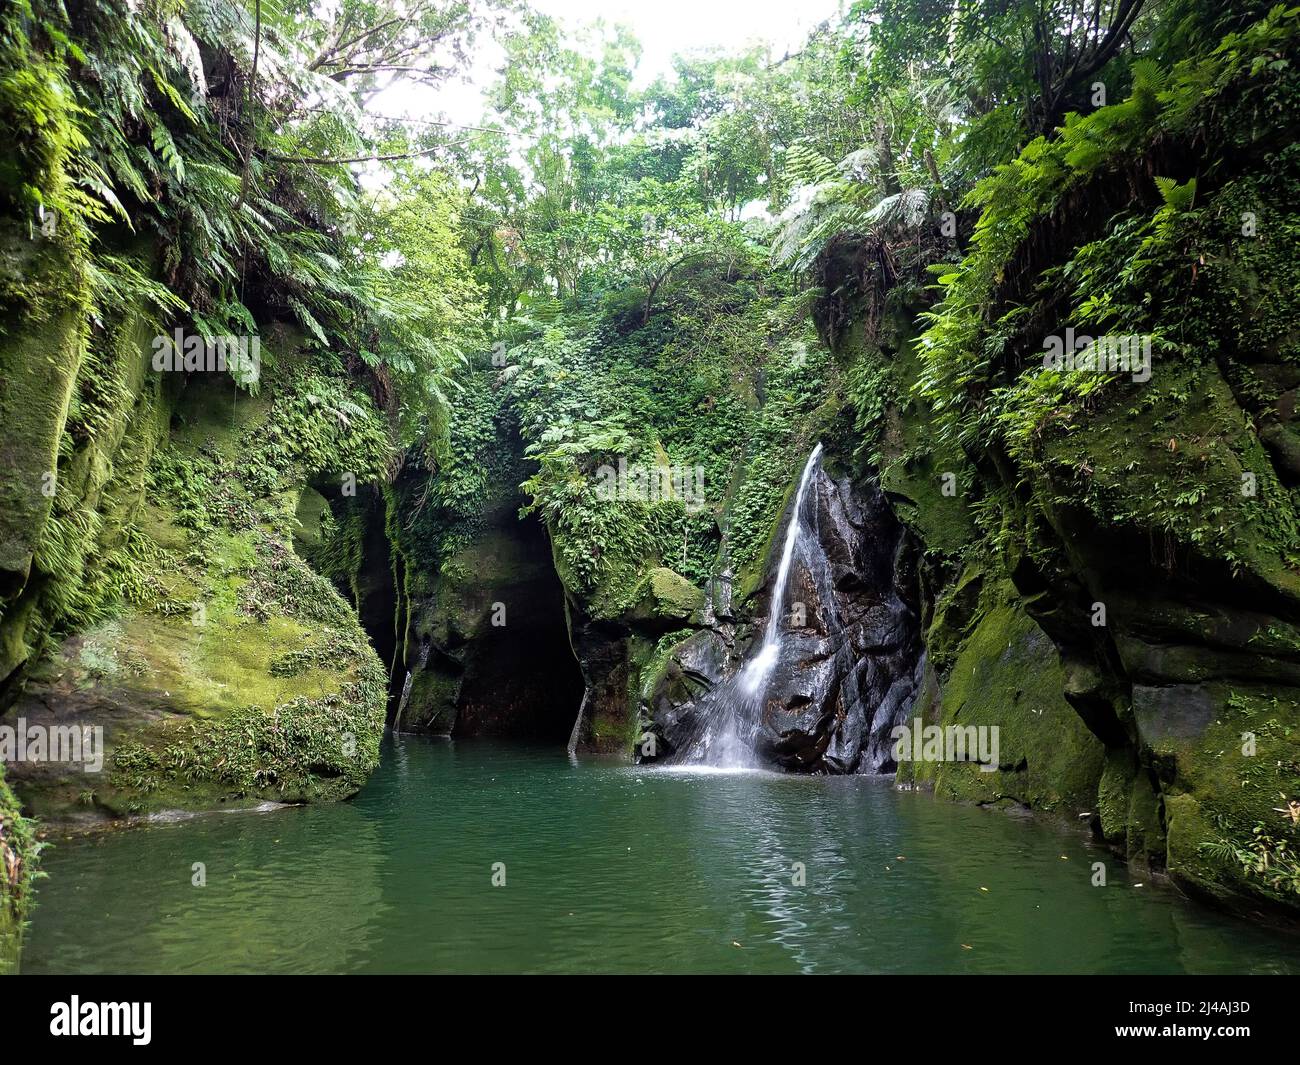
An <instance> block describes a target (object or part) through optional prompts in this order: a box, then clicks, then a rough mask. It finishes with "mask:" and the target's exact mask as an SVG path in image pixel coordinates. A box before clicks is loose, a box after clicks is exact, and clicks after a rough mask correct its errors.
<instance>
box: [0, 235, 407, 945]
mask: <svg viewBox="0 0 1300 1065" xmlns="http://www.w3.org/2000/svg"><path fill="white" fill-rule="evenodd" d="M23 230H24V232H22V233H18V232H16V230H15V228H13V227H11V228H9V229H7V230H6V233H5V237H4V245H3V254H0V266H3V270H4V276H3V278H0V291H2V292H3V296H4V300H3V306H4V329H3V340H0V381H2V382H3V387H2V388H0V466H2V467H3V470H4V476H3V478H0V485H2V489H0V490H2V491H3V498H2V499H0V544H3V548H2V549H0V551H2V556H0V711H2V713H3V716H2V717H0V725H3V726H4V728H5V729H6V765H5V775H6V776H7V778H8V782H7V783H5V782H2V781H0V954H3V953H4V951H5V949H6V947H5V946H4V945H7V948H8V949H9V950H10V953H12V948H13V945H14V944H15V943H16V935H15V934H13V933H14V930H15V929H16V928H17V927H18V926H20V924H21V920H22V917H23V915H24V913H25V909H26V906H27V900H28V897H29V894H30V880H31V876H32V873H33V871H34V866H35V846H34V842H33V833H32V824H31V823H30V822H29V821H26V820H25V819H24V818H23V817H21V816H20V815H19V807H18V804H17V802H16V801H14V799H13V796H12V793H11V792H10V791H9V785H12V786H13V787H14V789H15V791H16V792H17V794H18V797H19V798H20V799H21V800H22V804H23V811H24V812H25V813H26V814H28V815H36V816H37V817H40V818H52V819H56V820H69V819H71V820H79V821H94V820H97V819H103V818H105V817H114V816H119V815H124V814H138V813H147V812H150V811H154V810H159V809H171V808H190V809H197V808H210V807H214V806H219V805H227V804H251V803H255V802H259V801H264V800H281V801H302V800H310V799H320V798H340V797H343V796H346V795H348V794H351V793H352V792H354V791H356V790H357V788H358V787H360V785H361V783H362V782H363V781H364V780H365V777H366V775H367V774H368V773H369V771H370V769H371V768H372V767H373V766H374V765H375V764H376V762H377V759H378V740H379V735H380V732H381V730H382V726H383V703H384V699H383V695H384V684H383V681H384V673H383V670H382V668H381V666H380V664H379V662H378V660H377V659H376V657H375V654H374V652H373V650H372V649H371V648H370V646H369V644H368V643H367V641H366V639H365V635H364V633H363V632H362V630H361V628H360V626H359V625H358V624H357V620H356V616H355V614H354V613H353V612H352V610H351V609H350V608H349V606H348V604H347V603H346V602H345V601H344V600H343V599H341V598H340V597H339V596H338V594H337V593H336V592H335V591H334V590H333V588H332V587H331V586H330V584H329V582H328V581H326V580H324V579H323V578H321V577H319V576H317V575H316V574H315V573H313V572H312V571H311V570H310V569H309V568H308V566H307V565H306V563H305V562H304V561H303V559H302V558H301V557H300V556H299V555H298V554H297V553H296V552H295V549H294V543H295V535H294V534H295V533H296V532H298V531H300V529H299V525H300V523H299V521H298V519H297V517H296V516H295V512H296V511H297V510H298V509H299V502H300V500H301V498H302V497H303V494H304V492H305V490H306V486H307V483H308V482H309V481H310V480H311V479H312V478H313V477H317V476H329V477H334V476H340V475H342V474H343V471H344V470H347V471H350V472H352V473H354V474H355V475H356V476H357V477H359V479H360V480H361V481H362V483H363V486H364V482H365V480H366V477H367V475H368V473H371V472H372V471H374V470H375V469H376V468H377V466H378V464H379V463H380V462H381V461H382V458H383V454H384V450H385V448H386V447H387V433H386V430H385V429H384V428H383V427H382V424H381V420H380V418H379V416H378V415H377V414H376V413H370V414H365V415H364V417H361V418H357V417H356V415H355V410H356V408H355V407H349V408H348V409H349V410H351V411H353V414H352V416H351V418H350V422H351V424H349V425H344V422H343V421H341V420H340V419H339V418H337V417H336V412H337V411H338V410H339V409H341V404H342V403H343V401H344V400H345V399H348V398H356V397H350V396H349V392H350V385H349V384H348V383H347V381H346V380H345V379H344V378H343V377H342V376H340V375H338V374H337V373H335V374H333V375H332V374H331V373H330V372H329V371H327V370H325V369H322V368H321V367H318V366H315V365H314V364H313V360H312V357H310V356H308V355H307V354H306V353H304V352H303V351H302V350H301V344H300V341H299V339H298V338H297V337H296V336H295V335H294V334H292V333H289V332H286V331H284V330H281V329H278V328H276V327H274V326H268V327H267V328H266V329H265V330H264V343H265V354H266V356H267V369H268V372H267V374H266V376H264V378H263V381H262V385H263V389H262V391H261V393H260V394H259V395H257V396H256V397H254V396H250V395H248V394H245V393H237V392H236V390H235V388H234V385H233V384H232V383H231V381H230V380H229V378H228V377H227V376H226V375H225V374H211V375H204V374H191V375H186V374H178V373H168V372H163V371H158V370H156V369H155V368H154V366H153V359H152V356H153V352H154V344H153V339H154V337H155V335H156V334H158V333H159V332H160V328H161V327H160V326H159V325H158V324H157V323H156V322H155V320H154V318H155V316H154V314H153V310H152V308H150V307H149V306H148V305H147V304H146V303H145V302H144V301H140V302H138V303H127V304H126V305H124V306H122V307H119V308H115V309H114V310H113V312H112V313H104V314H102V315H89V314H88V313H87V308H86V306H85V305H84V302H82V301H81V299H80V297H79V296H78V291H79V290H78V287H77V286H78V284H79V277H80V273H79V271H80V270H81V269H83V268H84V262H81V261H80V260H78V259H77V253H76V251H75V249H73V250H68V249H67V248H61V247H59V246H55V245H52V244H46V243H43V242H42V240H41V238H40V237H39V236H37V237H32V238H29V237H28V235H27V233H26V232H25V230H26V227H23ZM141 265H142V266H143V263H142V264H141ZM272 361H274V363H275V368H274V369H271V368H270V364H271V362H272ZM363 414H364V412H363ZM20 733H21V736H22V738H21V739H19V734H20ZM73 734H76V735H77V736H78V737H79V738H86V739H85V742H84V743H83V744H82V746H81V749H80V750H79V751H78V750H77V748H76V747H75V746H73V747H69V748H64V749H62V750H61V752H60V753H59V754H58V756H56V753H55V751H54V750H53V749H52V739H51V738H52V737H54V736H55V735H59V736H61V737H68V736H72V735H73ZM10 736H12V737H13V740H14V742H12V743H11V742H9V737H10ZM38 736H39V737H42V743H43V746H42V747H38V746H36V745H35V742H34V738H35V737H38ZM24 751H25V752H26V757H23V756H22V754H23V752H24Z"/></svg>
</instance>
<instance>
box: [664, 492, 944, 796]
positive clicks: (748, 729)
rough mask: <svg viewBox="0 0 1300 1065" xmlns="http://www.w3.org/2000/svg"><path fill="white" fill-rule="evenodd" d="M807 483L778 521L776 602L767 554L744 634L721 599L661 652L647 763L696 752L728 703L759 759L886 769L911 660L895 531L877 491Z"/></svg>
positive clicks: (904, 561)
mask: <svg viewBox="0 0 1300 1065" xmlns="http://www.w3.org/2000/svg"><path fill="white" fill-rule="evenodd" d="M809 489H810V490H809V491H808V493H807V497H806V498H805V499H804V501H803V505H802V508H801V513H799V514H798V515H795V514H790V515H787V518H786V523H787V527H788V522H790V521H793V520H797V521H799V522H800V528H799V530H798V535H797V539H796V540H795V547H794V553H793V555H792V559H791V568H790V575H789V582H788V585H787V588H786V590H785V595H784V597H783V599H784V601H783V602H782V603H779V604H778V603H774V602H772V601H771V600H772V594H773V584H774V578H775V570H776V567H777V566H778V564H779V555H780V552H779V551H777V550H774V551H772V552H771V557H770V558H769V561H768V566H767V573H766V578H765V581H764V584H763V587H762V589H761V591H760V594H759V599H760V601H762V599H763V598H764V597H766V599H767V601H766V603H765V604H764V608H765V613H764V614H762V615H759V616H757V617H756V618H755V619H754V622H753V626H752V628H751V629H750V630H749V631H748V632H747V633H745V634H744V635H743V636H742V635H738V632H737V626H736V623H735V618H734V617H733V616H732V615H731V614H730V613H729V610H730V607H729V604H728V605H726V606H724V609H723V612H721V613H717V614H716V615H715V617H714V620H713V623H712V624H711V625H710V627H708V628H706V629H702V630H701V631H700V632H698V633H696V634H695V635H693V636H691V637H690V638H689V639H687V640H686V641H684V642H683V643H681V644H679V645H678V646H677V647H676V648H675V649H674V650H673V652H672V654H671V657H670V659H669V661H668V663H667V664H666V667H665V668H664V671H663V674H662V677H661V678H660V679H659V681H658V683H657V684H656V685H655V687H654V689H653V692H652V694H651V696H650V698H649V700H648V704H647V707H646V712H647V714H648V718H649V728H650V730H651V731H652V732H654V733H655V734H656V735H657V737H658V739H659V741H660V742H659V743H657V744H655V756H656V757H659V758H667V759H669V760H679V759H686V760H692V759H694V757H695V755H694V754H693V753H692V752H694V751H699V750H700V749H701V748H702V747H704V746H707V745H708V743H709V740H708V739H707V737H708V736H709V735H710V733H711V731H712V730H715V729H716V726H717V722H718V721H719V720H720V719H721V718H722V717H723V716H724V715H726V714H728V713H730V712H733V711H734V710H735V708H736V707H737V706H740V707H743V709H742V711H741V712H742V715H743V719H744V720H743V722H742V728H741V731H742V733H743V736H742V739H743V743H744V745H745V746H747V747H749V748H751V749H752V750H753V751H754V752H755V754H756V755H757V757H758V759H759V760H760V761H761V762H764V763H767V764H772V765H777V766H781V767H783V768H786V769H790V770H796V771H803V772H825V773H854V772H858V773H867V772H888V771H891V770H892V769H893V768H894V762H893V758H892V754H891V746H892V745H891V742H890V731H891V729H892V728H893V727H894V725H895V724H896V723H897V722H898V721H899V720H901V719H902V718H903V717H905V716H906V714H907V712H908V710H909V709H910V707H911V705H912V701H913V699H914V697H915V694H916V687H917V683H918V679H919V671H918V669H917V665H918V662H919V661H920V657H921V644H920V637H919V619H918V614H917V610H916V608H915V605H914V595H915V592H914V589H913V588H912V587H911V586H910V580H909V574H910V573H911V566H910V562H909V560H910V550H909V546H908V544H907V541H906V536H905V534H904V532H903V529H902V526H901V525H899V523H898V521H897V520H896V519H895V518H894V516H893V513H892V512H891V510H890V508H889V505H888V503H887V501H886V499H885V497H884V495H883V493H882V492H881V491H880V489H879V488H878V487H876V486H875V485H872V484H867V485H854V484H853V483H852V482H851V481H850V480H849V479H848V478H847V477H843V478H840V479H833V478H832V477H831V476H829V475H828V474H827V473H826V472H825V471H824V470H823V469H822V468H821V467H820V466H818V467H817V468H816V470H815V472H814V474H813V478H812V480H811V482H810V484H809ZM784 536H785V530H782V534H781V537H779V538H778V539H777V540H776V543H778V544H780V543H781V542H782V540H783V539H784ZM773 623H775V624H777V625H779V626H780V629H779V632H780V638H779V641H778V643H777V656H776V660H775V663H774V664H773V666H772V668H771V672H770V674H769V675H768V676H767V677H766V680H765V682H764V683H763V684H762V686H761V688H760V689H759V690H757V691H755V692H753V695H752V699H751V698H746V692H745V691H744V687H745V685H744V681H743V679H741V680H738V674H739V672H740V670H741V669H742V668H743V661H744V659H745V658H746V657H750V656H751V655H752V653H753V652H752V650H751V649H756V645H757V644H758V643H759V642H760V641H759V640H758V635H759V634H761V633H764V632H766V629H767V626H769V625H771V624H773ZM745 636H748V637H751V639H746V638H744V637H745ZM643 757H644V756H643Z"/></svg>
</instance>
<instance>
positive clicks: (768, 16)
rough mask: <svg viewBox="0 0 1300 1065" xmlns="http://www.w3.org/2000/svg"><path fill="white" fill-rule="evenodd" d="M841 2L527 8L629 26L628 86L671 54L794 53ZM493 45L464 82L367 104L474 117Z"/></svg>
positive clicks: (653, 73) (583, 2)
mask: <svg viewBox="0 0 1300 1065" xmlns="http://www.w3.org/2000/svg"><path fill="white" fill-rule="evenodd" d="M843 2H844V0H532V3H533V6H534V7H535V8H537V9H538V10H539V11H542V12H543V13H545V14H547V15H551V16H552V17H554V18H557V19H559V20H561V21H562V22H564V23H565V24H566V25H568V26H569V27H570V28H576V27H577V26H579V25H582V24H583V23H587V22H594V21H595V20H596V19H598V18H599V19H603V20H604V21H605V22H607V23H609V24H611V25H613V24H616V23H622V24H624V25H626V26H628V27H630V28H631V30H632V32H633V33H634V34H636V37H637V39H638V40H639V41H640V42H641V46H642V53H641V64H640V66H639V67H638V68H637V76H636V84H637V86H638V87H643V86H645V85H648V84H649V83H650V82H652V81H653V80H654V79H655V78H656V77H658V76H659V75H660V74H667V73H670V72H671V70H672V57H673V55H674V54H678V53H686V52H691V51H696V50H699V49H707V48H714V47H720V48H724V49H727V50H736V49H739V48H741V47H743V46H744V45H746V44H747V43H749V42H751V41H766V42H768V43H770V44H771V45H772V51H773V54H774V55H775V56H778V57H779V56H782V55H784V54H785V53H786V52H787V51H794V50H795V49H797V48H798V46H799V45H800V44H801V43H802V42H803V39H804V38H805V37H806V36H807V35H808V32H809V31H810V30H811V29H812V28H813V27H814V26H816V25H817V24H818V23H820V22H823V21H825V20H826V19H828V18H831V17H833V16H835V15H836V14H837V13H838V12H839V10H840V8H841V6H842V4H843ZM500 58H501V56H500V51H499V50H498V49H496V48H494V47H492V46H491V44H490V43H485V46H483V47H481V48H480V50H479V53H478V55H477V56H476V57H475V62H474V64H473V67H472V69H471V71H470V74H469V76H470V84H464V83H460V82H457V83H453V84H449V85H446V86H444V87H443V88H442V89H441V90H440V91H438V92H437V93H436V94H432V98H431V97H430V94H427V93H425V92H423V91H419V90H411V89H410V88H408V87H402V88H395V89H394V90H392V91H390V92H385V93H382V94H380V96H379V97H378V98H377V99H376V101H375V106H376V107H377V108H378V109H381V110H383V111H384V112H386V113H387V114H390V115H393V116H395V117H396V116H405V117H420V116H421V115H424V114H428V113H429V112H430V111H438V110H440V111H444V112H446V113H447V114H448V115H449V116H450V118H451V119H452V120H453V121H456V122H463V123H466V124H471V125H472V124H474V123H476V122H477V121H478V120H479V119H480V118H481V117H482V106H481V104H480V102H479V99H480V93H481V91H482V89H483V88H484V87H486V86H487V85H488V84H489V83H490V82H491V80H492V79H493V76H494V71H495V69H496V67H497V66H498V65H499V63H500Z"/></svg>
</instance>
